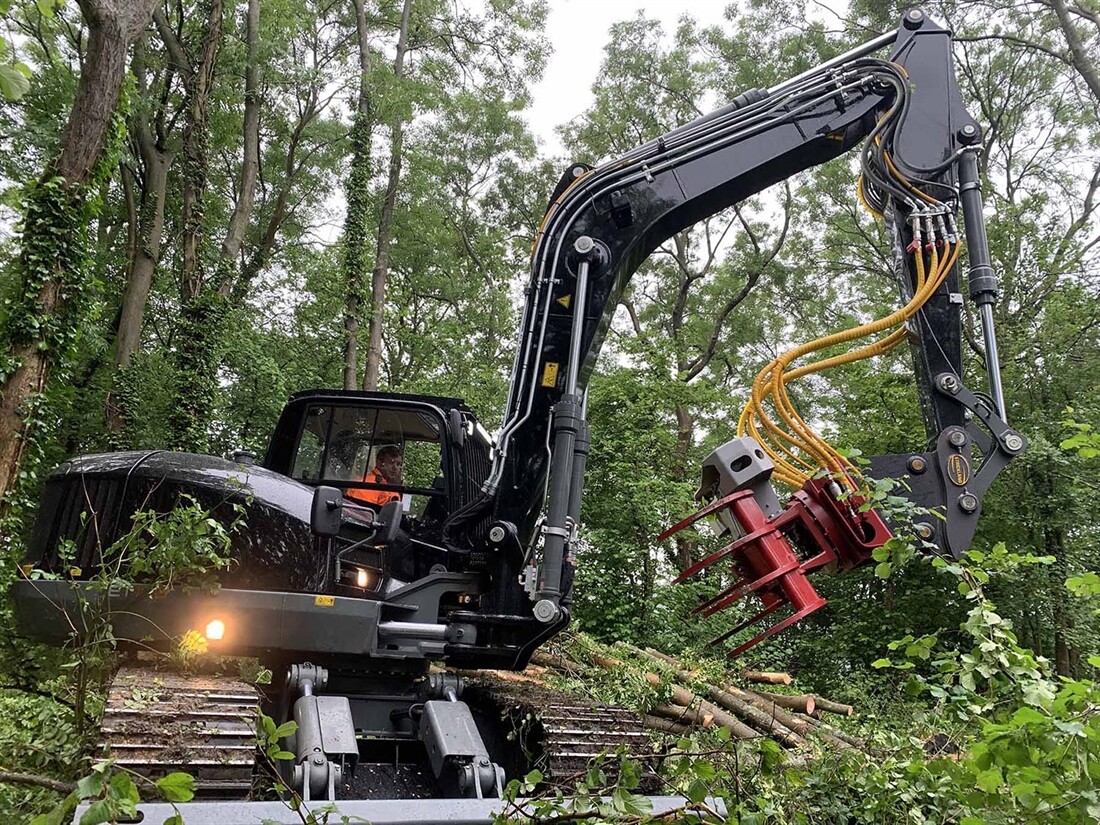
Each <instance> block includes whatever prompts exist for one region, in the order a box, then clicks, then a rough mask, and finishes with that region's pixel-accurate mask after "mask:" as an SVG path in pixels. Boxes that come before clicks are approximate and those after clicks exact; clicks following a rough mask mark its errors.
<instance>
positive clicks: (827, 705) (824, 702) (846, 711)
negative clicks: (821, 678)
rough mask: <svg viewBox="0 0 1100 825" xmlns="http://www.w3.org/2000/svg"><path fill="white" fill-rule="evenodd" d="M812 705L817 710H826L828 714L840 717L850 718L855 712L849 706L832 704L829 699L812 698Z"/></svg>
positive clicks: (837, 703) (838, 703)
mask: <svg viewBox="0 0 1100 825" xmlns="http://www.w3.org/2000/svg"><path fill="white" fill-rule="evenodd" d="M814 703H815V705H816V707H817V710H827V711H829V713H836V714H839V715H840V716H852V715H854V714H855V712H856V709H855V708H854V707H852V706H851V705H845V704H842V703H840V702H833V701H832V700H830V699H822V698H821V697H820V696H815V697H814Z"/></svg>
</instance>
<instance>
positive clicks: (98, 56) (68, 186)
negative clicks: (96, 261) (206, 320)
mask: <svg viewBox="0 0 1100 825" xmlns="http://www.w3.org/2000/svg"><path fill="white" fill-rule="evenodd" d="M80 10H81V13H82V15H83V17H84V20H85V23H86V25H87V27H88V51H87V55H86V58H85V62H84V66H83V67H82V71H81V76H80V84H79V86H78V87H77V92H76V98H75V99H74V101H73V107H72V111H71V112H70V115H69V121H68V124H67V125H66V127H65V132H64V135H63V136H62V139H61V148H60V152H59V154H58V156H57V157H56V159H55V160H54V161H53V162H51V164H50V165H49V166H48V167H47V169H46V170H45V172H44V173H43V175H42V177H41V178H40V179H39V180H38V182H37V183H36V184H35V185H34V186H33V187H32V189H31V190H30V191H29V192H28V194H27V199H26V204H27V205H26V210H25V211H26V214H25V218H24V225H23V236H22V244H21V246H22V250H21V256H20V264H19V281H18V285H17V287H16V289H15V294H14V295H12V296H10V298H9V301H8V303H7V306H6V307H5V311H4V314H3V317H2V318H0V341H3V343H4V362H3V366H2V368H0V445H2V446H0V500H3V499H5V498H6V497H7V496H8V494H9V493H10V492H11V491H12V489H13V488H14V486H15V482H16V480H17V479H18V477H19V471H20V465H21V462H22V459H23V457H24V455H25V454H26V451H27V449H28V447H29V446H31V445H32V444H33V442H34V439H35V438H36V433H35V419H36V410H35V402H36V399H37V398H39V397H40V396H41V394H42V392H43V391H44V389H45V387H46V382H47V380H48V379H49V377H50V373H51V370H52V369H53V368H54V367H62V368H64V366H65V365H66V361H67V359H68V358H69V356H70V354H71V347H72V341H73V333H74V330H75V328H76V327H77V326H78V325H79V324H80V323H81V322H82V321H83V316H84V312H85V311H86V310H85V306H84V305H83V299H84V298H85V296H86V293H87V291H88V289H89V287H90V285H89V284H88V283H87V277H86V271H85V256H86V254H87V253H86V250H85V248H84V233H85V231H86V227H87V224H88V219H89V217H90V215H89V213H88V211H87V208H88V205H89V200H88V195H89V189H90V188H92V185H93V184H94V183H95V182H96V170H97V167H98V166H99V163H100V159H101V157H102V156H103V152H104V149H105V147H106V146H107V144H108V141H109V138H110V131H111V125H112V123H113V122H114V118H115V108H116V106H117V104H118V98H119V92H120V89H121V87H122V79H123V76H124V74H125V70H126V55H127V52H128V50H129V47H130V44H131V43H132V42H133V40H134V38H135V37H137V35H138V34H139V33H140V32H141V31H142V29H144V28H145V26H146V24H147V22H148V19H149V15H150V12H151V11H152V3H151V0H136V2H125V1H124V0H120V2H104V0H81V2H80Z"/></svg>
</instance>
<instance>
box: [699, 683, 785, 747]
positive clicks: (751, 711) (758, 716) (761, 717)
mask: <svg viewBox="0 0 1100 825" xmlns="http://www.w3.org/2000/svg"><path fill="white" fill-rule="evenodd" d="M707 687H708V690H707V695H708V696H709V697H710V699H711V700H712V701H714V702H716V703H717V704H719V705H721V706H722V707H724V708H726V709H727V710H731V711H733V712H734V713H735V714H736V715H737V716H740V717H741V718H742V719H743V720H745V721H746V722H748V723H750V724H751V725H752V726H753V727H754V728H756V729H757V730H758V731H761V732H762V733H766V734H768V735H769V736H771V737H772V738H773V739H776V740H777V741H779V742H781V743H782V744H784V745H789V746H790V747H792V748H797V747H798V746H799V745H801V744H803V743H804V742H805V741H806V740H805V739H804V738H803V737H802V736H801V735H800V734H798V733H795V732H794V731H793V730H791V729H790V728H788V727H787V726H786V725H784V724H783V723H782V722H780V721H779V720H777V719H776V718H775V717H773V716H771V715H769V714H768V713H767V711H764V710H762V709H761V708H758V707H756V706H755V705H754V704H752V703H751V702H746V701H745V700H743V699H741V698H739V697H737V696H734V695H733V694H731V693H730V692H729V691H726V690H722V689H721V688H718V687H715V686H714V685H708V686H707Z"/></svg>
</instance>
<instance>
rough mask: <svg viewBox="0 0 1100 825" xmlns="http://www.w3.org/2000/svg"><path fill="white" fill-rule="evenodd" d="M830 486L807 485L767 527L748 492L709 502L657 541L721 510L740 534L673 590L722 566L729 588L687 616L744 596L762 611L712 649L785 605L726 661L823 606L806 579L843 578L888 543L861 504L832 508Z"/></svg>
mask: <svg viewBox="0 0 1100 825" xmlns="http://www.w3.org/2000/svg"><path fill="white" fill-rule="evenodd" d="M835 486H836V484H835V482H834V481H832V480H831V479H828V478H814V479H810V480H809V481H807V482H806V483H805V484H804V485H803V487H802V489H801V490H799V491H797V492H796V493H795V494H794V495H792V496H791V498H790V501H788V502H787V506H786V507H785V508H784V509H783V511H782V512H781V513H779V514H778V515H777V516H775V517H774V518H772V519H769V518H768V517H767V515H766V514H765V513H764V511H763V509H761V507H760V504H759V503H758V502H757V499H756V496H755V494H754V493H753V491H752V490H737V491H735V492H733V493H731V494H729V495H727V496H724V497H722V498H720V499H718V500H716V501H714V502H711V503H710V504H708V505H707V506H705V507H703V508H702V509H701V510H699V511H698V512H697V513H695V514H693V515H691V516H689V517H688V518H686V519H684V520H683V521H681V522H679V523H677V524H675V525H673V526H672V527H670V528H669V529H668V530H666V531H665V532H664V533H662V534H661V535H660V540H661V541H664V540H665V539H667V538H668V537H669V536H672V535H675V534H676V533H678V532H679V531H681V530H683V529H684V528H685V527H689V526H691V525H692V524H694V523H695V522H697V521H699V520H700V519H703V518H706V517H707V516H712V515H717V514H719V513H720V512H721V511H723V510H727V511H728V512H729V513H730V515H731V516H732V517H733V519H734V520H735V521H736V522H737V524H739V525H740V526H741V529H742V531H743V533H744V535H742V536H741V537H740V538H738V539H735V540H734V541H732V542H730V543H729V544H727V545H726V546H725V547H722V548H721V549H720V550H717V551H715V552H714V553H711V554H710V555H709V556H707V557H706V558H704V559H702V560H701V561H697V562H695V563H694V564H692V565H691V566H690V567H688V568H686V569H685V570H684V571H683V572H681V573H680V575H679V576H677V577H676V580H675V582H674V583H678V582H682V581H684V580H685V579H688V578H690V577H691V576H694V575H695V574H697V573H700V572H702V571H703V570H706V569H708V568H710V567H711V566H712V565H715V564H717V563H719V562H721V561H723V560H724V559H727V558H728V559H730V561H731V562H732V564H733V568H734V571H735V572H736V574H737V579H736V581H735V583H734V584H732V585H731V586H729V587H727V588H726V589H725V590H723V591H721V592H720V593H718V594H717V595H716V596H714V597H713V598H711V599H708V600H707V601H706V602H704V603H703V604H701V605H699V606H698V607H696V608H695V609H694V610H693V611H692V612H693V613H701V614H703V615H704V616H710V615H713V614H714V613H717V612H718V611H719V610H724V609H725V608H727V607H729V606H730V605H732V604H733V603H734V602H736V601H738V600H740V599H741V598H743V597H744V596H747V595H748V594H750V593H755V594H756V595H757V596H758V597H759V599H760V601H761V602H762V603H763V609H762V610H761V611H760V612H758V613H757V614H756V615H754V616H752V617H751V618H749V619H746V620H745V621H743V622H741V623H740V624H738V625H737V626H736V627H734V628H733V629H732V630H729V631H727V632H726V633H723V634H722V635H721V636H719V637H717V638H716V639H714V640H712V641H711V644H712V645H717V644H721V643H722V642H724V641H726V640H727V639H729V638H731V637H732V636H735V635H736V634H738V633H740V632H741V631H742V630H745V629H746V628H748V627H751V626H753V625H755V624H757V623H758V622H760V621H762V620H763V619H765V618H767V617H768V616H770V615H771V614H772V613H774V612H776V611H777V610H779V609H780V608H781V607H784V606H785V605H790V607H791V613H790V615H789V616H786V617H785V618H783V619H782V620H780V621H779V622H776V623H775V624H773V625H772V626H771V627H769V628H768V629H767V630H765V631H764V632H763V633H760V634H759V635H757V636H754V637H753V638H752V639H750V640H749V641H747V642H744V643H742V644H740V645H738V646H737V647H735V648H733V649H732V650H730V652H729V654H728V655H729V657H730V658H733V657H734V656H739V655H740V654H742V653H744V652H745V651H746V650H748V649H749V648H751V647H753V646H754V645H757V644H759V643H760V642H762V641H763V640H764V639H767V638H768V637H769V636H774V635H775V634H776V633H779V632H780V631H781V630H783V629H784V628H787V627H790V626H791V625H792V624H794V623H795V622H797V621H798V620H799V619H803V618H805V617H806V616H809V615H810V614H811V613H813V612H814V611H815V610H818V609H819V608H822V607H824V606H825V599H823V598H821V596H819V595H818V593H817V591H816V590H815V589H814V586H813V585H812V584H811V583H810V580H809V575H810V574H811V573H813V572H814V571H816V570H820V569H821V568H823V567H826V566H828V565H832V564H835V565H836V566H837V568H838V569H840V570H844V571H846V570H851V569H852V568H854V567H859V566H860V565H863V564H866V563H867V562H869V561H870V560H871V554H872V553H873V552H874V550H875V548H876V547H881V546H882V545H883V544H885V543H886V541H887V540H888V539H889V538H890V537H891V535H892V534H891V533H890V529H889V528H888V527H887V526H886V523H885V522H884V521H883V520H882V518H881V517H880V516H879V515H878V513H876V512H875V511H874V510H867V511H866V512H860V508H861V506H863V505H864V504H865V500H864V499H863V498H861V497H860V496H857V495H851V496H849V497H848V498H847V499H845V500H844V501H837V500H836V499H835V498H834V497H833V496H832V495H831V494H830V492H829V488H830V487H834V488H835Z"/></svg>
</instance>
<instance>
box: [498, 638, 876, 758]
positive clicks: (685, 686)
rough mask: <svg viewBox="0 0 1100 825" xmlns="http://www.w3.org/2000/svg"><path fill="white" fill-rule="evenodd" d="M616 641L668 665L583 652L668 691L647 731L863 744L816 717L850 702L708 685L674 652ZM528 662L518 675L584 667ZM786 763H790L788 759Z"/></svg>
mask: <svg viewBox="0 0 1100 825" xmlns="http://www.w3.org/2000/svg"><path fill="white" fill-rule="evenodd" d="M616 646H617V647H619V648H621V649H622V650H624V651H629V653H630V654H631V655H632V657H637V658H638V659H640V660H643V661H645V660H647V659H648V660H649V661H650V662H652V663H653V664H655V665H657V667H656V670H659V671H660V672H661V673H665V674H667V669H668V668H671V669H672V672H673V676H672V677H669V676H667V675H665V676H662V675H660V674H659V673H655V672H652V671H648V670H644V669H640V668H637V666H636V665H635V664H633V663H628V662H624V661H622V660H621V659H617V658H615V657H613V656H607V655H604V654H602V653H592V654H589V656H588V658H589V659H590V660H591V662H592V664H593V665H595V666H597V667H602V668H607V669H609V670H612V671H615V672H618V671H624V670H633V671H634V673H636V674H637V675H640V676H641V677H642V678H644V679H645V680H646V681H647V682H648V683H649V684H651V685H653V686H654V687H659V688H662V689H663V690H664V691H667V695H668V697H669V699H668V702H667V703H662V704H659V705H656V706H655V707H653V708H651V709H650V710H649V712H648V713H647V714H646V715H644V717H643V723H644V726H645V727H646V728H648V729H650V730H655V731H660V732H662V733H669V734H673V735H677V736H680V735H683V734H686V733H689V732H690V731H691V730H692V729H693V728H698V727H704V728H706V727H711V726H714V725H719V726H722V727H724V728H726V729H727V730H729V732H730V735H731V736H732V738H733V739H736V740H746V739H757V738H760V737H762V736H768V737H771V738H772V739H774V740H776V741H777V742H779V743H781V744H783V745H785V746H786V747H789V748H799V747H801V746H803V745H804V744H805V743H806V741H807V738H809V737H814V738H816V739H817V740H818V741H819V742H821V743H823V744H825V745H826V746H828V747H830V748H832V749H834V750H848V749H850V748H859V749H861V750H864V749H866V743H864V742H862V741H861V740H859V739H857V738H855V737H852V736H849V735H848V734H845V733H844V732H843V731H840V730H837V729H836V728H834V727H832V726H831V725H828V724H826V723H824V722H822V721H821V720H820V719H819V718H817V717H818V716H819V714H820V712H821V711H822V710H827V711H829V712H831V713H840V714H843V715H848V716H850V715H852V713H854V712H855V709H854V708H852V707H851V705H844V704H841V703H839V702H831V701H829V700H827V699H822V698H821V697H819V696H814V695H812V694H801V695H798V696H791V695H785V694H779V693H772V692H770V691H767V690H764V689H757V688H752V689H747V690H746V689H742V688H740V687H738V686H737V685H733V684H722V685H715V684H708V683H707V682H705V681H702V680H701V678H700V676H701V674H700V673H699V672H698V671H689V670H687V669H686V668H685V667H684V665H683V664H682V663H681V662H680V661H678V660H677V659H676V658H675V657H672V656H669V655H668V654H665V653H662V652H660V651H659V650H654V649H652V648H647V649H645V650H641V649H639V648H637V647H634V646H632V645H630V644H627V643H625V642H617V643H616ZM531 661H532V662H535V663H537V665H538V666H539V667H538V668H537V669H534V668H533V669H532V673H529V674H528V675H526V676H524V677H520V678H524V679H531V680H534V681H537V680H538V678H539V677H541V676H543V675H544V674H545V672H546V670H547V669H549V670H558V671H565V672H567V673H569V674H570V675H577V674H578V673H581V672H583V669H584V667H585V666H584V665H582V664H580V663H578V662H575V661H573V660H572V659H570V658H568V657H567V656H563V655H560V654H556V655H555V654H548V653H543V652H542V651H539V652H536V653H535V654H534V655H533V656H532V657H531ZM639 671H640V672H639ZM742 676H743V677H744V678H745V679H747V680H749V681H753V682H756V683H763V684H770V685H788V684H790V682H791V677H790V675H789V674H787V673H771V672H758V671H745V672H744V673H743V674H742ZM792 758H793V759H794V760H795V761H796V762H798V763H802V762H804V758H803V757H800V756H795V757H792ZM788 764H791V763H790V761H789V760H788Z"/></svg>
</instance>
